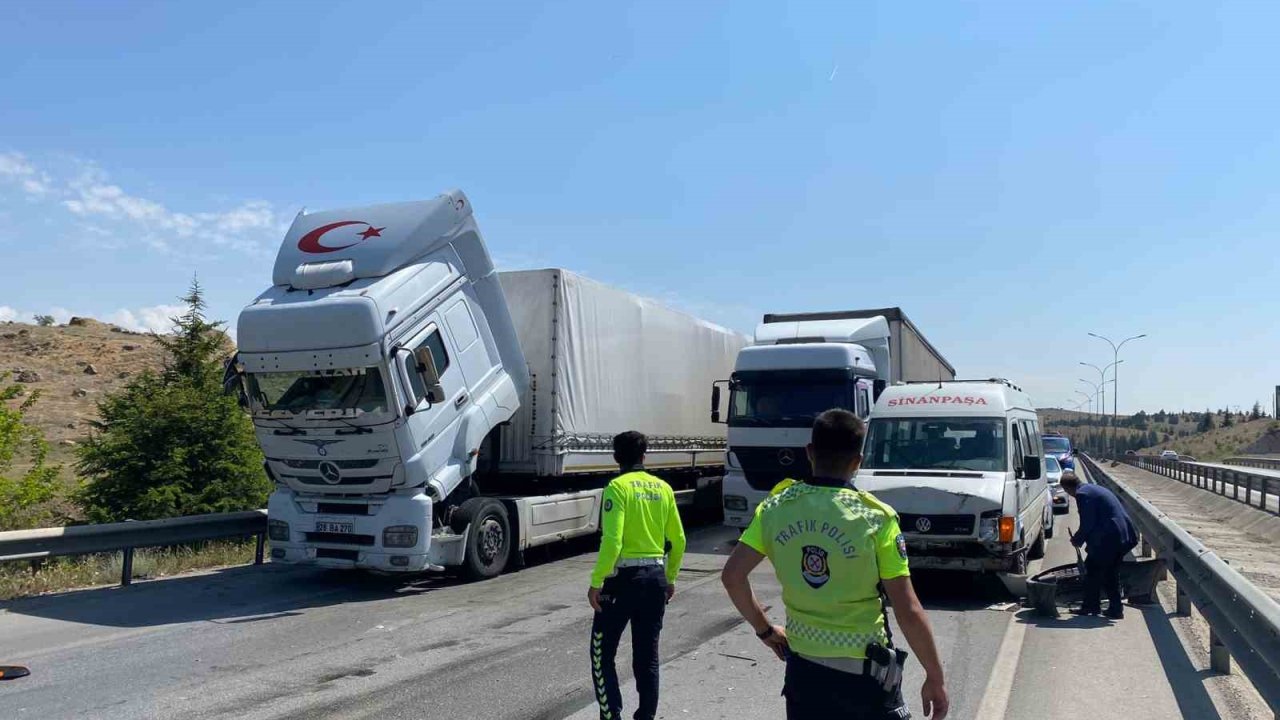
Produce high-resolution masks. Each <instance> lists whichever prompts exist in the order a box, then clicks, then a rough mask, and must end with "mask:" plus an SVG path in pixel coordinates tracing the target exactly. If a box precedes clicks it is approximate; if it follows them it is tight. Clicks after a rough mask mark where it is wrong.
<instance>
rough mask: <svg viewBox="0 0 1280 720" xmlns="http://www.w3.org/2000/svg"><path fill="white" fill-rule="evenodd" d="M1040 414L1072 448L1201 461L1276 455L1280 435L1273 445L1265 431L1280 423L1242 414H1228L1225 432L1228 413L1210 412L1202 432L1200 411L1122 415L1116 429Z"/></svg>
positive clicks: (1091, 418) (1077, 416)
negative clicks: (1208, 427)
mask: <svg viewBox="0 0 1280 720" xmlns="http://www.w3.org/2000/svg"><path fill="white" fill-rule="evenodd" d="M1039 414H1040V424H1041V426H1042V427H1043V428H1044V429H1045V430H1046V431H1048V432H1058V433H1062V434H1063V435H1066V436H1067V437H1069V438H1071V442H1072V443H1073V444H1075V445H1078V446H1080V447H1083V448H1086V449H1090V450H1094V451H1098V450H1101V449H1102V448H1103V447H1104V446H1109V445H1110V444H1111V443H1112V442H1113V440H1112V438H1114V442H1115V444H1116V445H1117V447H1118V449H1119V451H1120V452H1124V451H1126V450H1133V451H1135V452H1139V453H1158V452H1160V451H1161V450H1166V449H1169V450H1174V451H1175V452H1177V453H1178V454H1179V455H1183V454H1185V455H1191V456H1192V457H1195V458H1197V459H1199V460H1219V459H1222V458H1224V457H1228V456H1231V455H1239V454H1244V453H1246V452H1247V453H1264V452H1273V453H1280V432H1277V433H1273V435H1274V440H1268V439H1267V438H1268V437H1269V436H1268V430H1269V429H1270V428H1272V427H1273V426H1276V427H1280V424H1276V423H1275V421H1274V420H1272V419H1271V418H1267V417H1263V418H1261V419H1257V420H1249V419H1247V416H1246V415H1243V414H1239V413H1232V414H1231V415H1230V420H1229V422H1230V423H1231V426H1230V427H1223V425H1224V424H1226V423H1227V422H1228V419H1227V414H1226V413H1223V412H1210V413H1208V414H1207V415H1208V418H1209V422H1210V423H1211V424H1212V425H1213V429H1212V430H1208V431H1202V430H1201V428H1202V427H1203V426H1204V424H1205V422H1206V419H1205V418H1206V413H1203V412H1173V413H1169V412H1163V411H1161V412H1157V413H1152V414H1148V413H1146V412H1139V413H1137V414H1134V415H1122V416H1120V417H1119V418H1117V425H1116V426H1115V427H1112V426H1110V425H1109V424H1108V423H1104V420H1103V418H1100V417H1098V416H1097V415H1091V414H1089V413H1083V412H1076V411H1072V410H1062V409H1059V408H1047V409H1044V410H1040V411H1039ZM1107 420H1108V422H1109V418H1108V419H1107ZM1104 437H1105V438H1106V439H1105V441H1104ZM1248 448H1256V449H1248ZM1263 448H1274V449H1271V450H1269V451H1267V450H1264V449H1263Z"/></svg>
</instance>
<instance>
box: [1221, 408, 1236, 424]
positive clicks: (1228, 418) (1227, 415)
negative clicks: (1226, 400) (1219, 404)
mask: <svg viewBox="0 0 1280 720" xmlns="http://www.w3.org/2000/svg"><path fill="white" fill-rule="evenodd" d="M1235 424H1236V420H1235V417H1233V415H1232V413H1231V410H1230V409H1228V410H1225V411H1224V412H1223V413H1222V427H1224V428H1229V427H1231V426H1232V425H1235Z"/></svg>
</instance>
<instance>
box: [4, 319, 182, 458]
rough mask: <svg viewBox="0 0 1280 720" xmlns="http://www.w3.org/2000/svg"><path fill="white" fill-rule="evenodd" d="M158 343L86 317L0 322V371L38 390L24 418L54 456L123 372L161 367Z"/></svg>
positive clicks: (84, 427) (77, 435)
mask: <svg viewBox="0 0 1280 720" xmlns="http://www.w3.org/2000/svg"><path fill="white" fill-rule="evenodd" d="M161 360H162V354H161V350H160V346H159V345H158V344H157V343H156V342H155V340H153V339H152V338H151V337H150V336H149V335H143V334H139V333H133V332H130V331H128V330H124V329H122V328H118V327H115V326H113V325H107V324H105V323H100V322H98V321H96V320H89V319H87V318H72V320H71V323H70V324H67V325H59V326H53V327H37V326H35V325H25V324H22V323H13V322H8V323H0V372H6V371H7V372H9V373H11V375H10V377H9V380H10V382H17V383H18V384H19V385H21V386H22V387H24V388H26V389H27V390H28V392H32V391H36V390H39V391H40V400H39V401H38V402H37V403H36V404H35V406H34V407H33V408H32V409H31V412H30V415H29V417H30V419H31V420H32V422H33V424H34V425H36V426H37V427H39V428H40V429H41V430H43V431H44V434H45V439H47V440H48V441H49V443H50V444H51V445H53V446H54V452H55V454H56V455H57V456H58V458H59V459H62V458H65V457H67V456H69V454H70V453H68V452H66V451H65V448H68V447H70V444H72V443H75V442H76V441H78V440H80V439H81V438H82V437H83V436H84V435H85V433H86V432H88V430H89V424H88V423H89V421H90V420H91V419H93V418H95V417H96V416H97V406H96V403H97V401H98V400H99V399H101V397H102V396H103V394H104V393H106V392H109V391H112V390H115V389H117V388H119V387H121V386H122V385H124V383H125V382H126V381H127V380H128V378H129V376H131V375H134V374H136V373H139V372H141V371H143V370H148V369H149V370H158V369H159V368H160V366H161Z"/></svg>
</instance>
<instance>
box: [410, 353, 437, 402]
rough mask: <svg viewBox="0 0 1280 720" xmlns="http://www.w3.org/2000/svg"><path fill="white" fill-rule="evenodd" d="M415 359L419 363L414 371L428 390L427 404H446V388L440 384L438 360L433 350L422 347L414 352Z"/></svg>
mask: <svg viewBox="0 0 1280 720" xmlns="http://www.w3.org/2000/svg"><path fill="white" fill-rule="evenodd" d="M413 359H414V360H416V361H417V364H416V365H415V367H414V371H415V372H417V373H418V377H420V378H422V385H423V387H425V388H426V389H427V402H429V403H431V404H433V405H434V404H435V403H438V402H444V386H443V385H441V384H440V372H439V371H438V370H436V358H435V356H434V355H432V354H431V348H426V347H420V348H418V349H417V350H414V351H413Z"/></svg>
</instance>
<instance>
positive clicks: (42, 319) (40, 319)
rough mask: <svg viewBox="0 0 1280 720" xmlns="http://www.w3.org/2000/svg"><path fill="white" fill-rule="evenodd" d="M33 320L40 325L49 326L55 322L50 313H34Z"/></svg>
mask: <svg viewBox="0 0 1280 720" xmlns="http://www.w3.org/2000/svg"><path fill="white" fill-rule="evenodd" d="M35 321H36V324H37V325H39V326H40V327H50V326H51V325H53V323H54V322H56V321H55V320H54V319H53V316H52V315H36V316H35Z"/></svg>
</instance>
